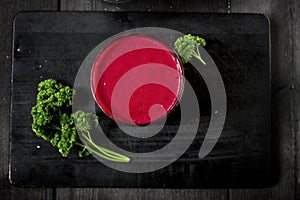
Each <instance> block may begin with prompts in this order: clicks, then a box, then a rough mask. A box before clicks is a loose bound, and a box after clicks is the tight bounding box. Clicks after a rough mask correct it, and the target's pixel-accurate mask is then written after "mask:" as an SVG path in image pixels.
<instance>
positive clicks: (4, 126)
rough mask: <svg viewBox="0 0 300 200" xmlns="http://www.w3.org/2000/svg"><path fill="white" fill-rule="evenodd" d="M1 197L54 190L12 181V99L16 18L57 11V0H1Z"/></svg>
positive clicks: (47, 194)
mask: <svg viewBox="0 0 300 200" xmlns="http://www.w3.org/2000/svg"><path fill="white" fill-rule="evenodd" d="M0 9H1V11H0V33H1V34H0V46H1V50H0V74H1V79H0V85H1V97H0V113H1V115H0V127H1V131H0V155H1V156H0V199H3V200H5V199H52V192H53V190H52V189H22V188H15V187H13V186H11V185H10V183H9V182H8V138H9V102H10V74H11V46H12V45H11V36H12V22H13V17H14V16H15V15H16V14H17V13H18V12H19V11H24V10H56V9H57V1H56V0H42V1H39V2H38V3H36V1H33V0H25V1H17V0H3V1H1V2H0Z"/></svg>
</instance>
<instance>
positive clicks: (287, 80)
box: [230, 0, 299, 200]
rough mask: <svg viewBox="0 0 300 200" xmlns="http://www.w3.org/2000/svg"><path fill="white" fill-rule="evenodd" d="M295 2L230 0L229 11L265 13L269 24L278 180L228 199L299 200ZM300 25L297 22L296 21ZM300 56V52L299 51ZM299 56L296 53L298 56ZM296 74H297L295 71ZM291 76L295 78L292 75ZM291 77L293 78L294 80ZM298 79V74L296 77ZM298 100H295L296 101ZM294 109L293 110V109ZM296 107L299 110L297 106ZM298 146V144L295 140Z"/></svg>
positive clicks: (275, 155) (273, 137)
mask: <svg viewBox="0 0 300 200" xmlns="http://www.w3.org/2000/svg"><path fill="white" fill-rule="evenodd" d="M295 2H296V1H276V0H269V1H259V0H250V1H246V0H242V1H239V0H231V12H233V13H234V12H252V13H264V14H266V15H267V16H268V17H269V19H270V23H271V41H272V43H271V46H272V49H271V51H272V62H271V64H272V94H273V99H272V111H273V112H272V118H273V119H272V121H273V125H274V126H273V133H272V134H273V135H272V141H273V144H272V145H273V154H274V155H273V156H274V159H273V160H274V161H273V164H274V165H276V166H278V168H277V169H276V170H275V175H276V174H278V175H277V176H278V178H277V182H276V184H275V185H274V186H273V187H272V188H267V189H262V190H255V189H249V190H231V191H230V198H231V199H237V200H238V199H286V200H288V199H299V198H297V197H296V196H295V182H296V180H295V175H296V174H295V168H296V165H295V149H298V148H296V146H295V133H296V132H295V131H296V130H295V129H294V127H295V126H296V124H295V122H297V121H298V120H297V119H294V117H295V116H294V112H293V109H294V108H293V107H294V106H295V105H296V104H299V100H298V101H293V99H292V95H293V94H295V91H294V90H293V88H294V87H295V86H294V84H295V81H294V80H295V79H296V78H295V77H294V75H293V74H296V75H297V73H296V72H295V70H296V69H299V67H297V65H296V64H295V61H294V60H295V57H296V53H295V52H294V48H295V46H294V45H295V43H294V38H295V29H294V26H295V25H296V24H297V23H296V21H295V14H296V13H297V11H298V13H299V8H297V9H298V10H296V9H295ZM298 24H299V23H298ZM298 55H299V54H298ZM298 57H299V56H298ZM298 74H299V73H298ZM293 77H294V78H293ZM293 79H294V80H293ZM297 80H299V77H298V78H297ZM296 102H298V103H296ZM295 110H296V109H295ZM298 110H299V109H298ZM298 146H299V143H298Z"/></svg>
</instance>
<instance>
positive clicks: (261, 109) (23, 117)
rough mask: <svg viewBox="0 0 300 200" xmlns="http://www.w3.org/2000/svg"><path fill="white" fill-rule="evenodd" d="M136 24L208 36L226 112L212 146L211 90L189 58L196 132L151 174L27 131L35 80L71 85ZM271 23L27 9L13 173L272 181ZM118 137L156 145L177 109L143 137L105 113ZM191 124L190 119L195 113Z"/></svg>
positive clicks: (187, 183) (101, 182) (208, 183)
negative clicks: (204, 149) (207, 142)
mask: <svg viewBox="0 0 300 200" xmlns="http://www.w3.org/2000/svg"><path fill="white" fill-rule="evenodd" d="M136 27H163V28H170V29H174V30H177V31H181V32H183V33H191V34H197V35H201V36H202V37H204V38H206V40H207V46H206V47H205V48H206V50H207V51H208V52H209V53H210V55H211V56H212V58H213V59H214V61H215V63H216V64H217V66H218V68H219V70H220V72H221V74H222V77H223V80H224V82H225V88H226V93H227V118H226V121H225V126H224V129H223V132H222V135H221V137H220V139H219V141H218V143H217V144H216V145H215V147H214V149H213V150H212V151H211V152H210V153H209V155H208V156H206V157H205V158H203V159H199V158H198V157H197V154H198V151H199V148H200V146H201V144H202V141H203V138H204V136H205V134H206V130H207V127H208V123H209V120H210V117H209V116H210V98H209V94H208V91H207V88H206V86H205V83H204V82H203V80H202V79H201V76H199V74H197V73H196V72H195V70H194V69H193V67H189V65H186V66H185V75H186V77H187V79H189V80H190V81H191V84H192V86H193V88H194V89H195V91H196V93H197V96H198V98H199V101H200V109H201V122H200V124H199V125H200V126H199V130H198V134H197V136H196V138H195V140H194V142H193V143H192V145H191V146H190V148H189V149H188V150H187V151H186V152H185V154H184V155H183V156H181V158H180V159H179V160H177V161H176V162H174V163H172V164H171V165H169V166H167V167H165V168H163V169H160V170H157V171H154V172H149V173H141V174H134V173H125V172H119V171H116V170H114V169H111V168H109V167H107V166H105V165H103V164H102V163H101V162H99V161H97V160H96V159H95V158H93V157H86V158H79V157H78V156H77V154H76V152H75V151H74V152H71V154H70V155H69V156H68V157H67V158H63V157H62V156H61V155H60V154H59V153H58V151H57V150H56V149H55V148H54V147H52V146H51V145H50V143H48V142H46V141H43V140H42V139H41V138H38V137H36V136H35V134H34V133H33V131H32V130H31V122H32V118H31V115H30V111H31V107H32V106H33V105H34V104H35V102H36V94H37V85H38V83H39V82H40V81H42V80H45V79H47V78H55V79H57V80H59V81H62V82H64V83H67V84H69V85H72V84H73V83H74V80H75V76H76V74H77V70H78V68H79V67H80V65H81V63H82V61H83V60H84V58H85V57H86V56H87V54H88V53H89V52H90V51H91V50H92V49H93V48H94V47H95V46H96V45H97V44H99V43H100V42H102V41H103V40H104V39H106V38H108V37H110V36H112V35H114V34H117V33H119V32H122V31H126V30H128V29H132V28H136ZM269 48H270V47H269V21H268V20H267V18H266V17H265V16H263V15H257V14H196V13H139V12H136V13H128V12H126V13H125V12H114V13H110V12H26V13H20V14H19V15H17V16H16V18H15V21H14V35H13V68H12V83H11V84H12V85H11V86H12V87H11V88H12V90H11V129H10V168H9V170H10V173H9V174H10V180H11V182H12V183H13V184H14V185H17V186H24V187H60V186H63V187H64V186H66V187H142V188H201V187H204V188H216V187H222V188H224V187H239V188H241V187H264V186H268V185H270V184H271V182H272V181H271V180H272V178H271V177H272V165H271V107H270V106H271V105H270V102H271V97H270V90H271V87H270V62H269V59H270V54H269ZM98 114H99V115H100V118H101V119H102V122H101V125H102V126H103V129H104V130H106V134H107V135H108V137H109V138H110V139H111V141H112V142H114V143H115V144H117V145H118V146H120V147H122V148H124V149H126V150H131V151H136V152H141V151H153V150H155V148H160V147H162V146H163V145H165V144H164V143H163V141H164V142H168V141H170V140H171V139H172V137H174V135H175V134H176V128H177V122H178V121H177V120H178V119H177V118H178V117H177V116H178V115H180V113H179V111H178V110H176V111H175V112H174V113H173V114H172V115H171V116H170V118H169V123H168V124H167V125H166V126H165V127H164V129H163V130H162V132H161V133H160V134H158V135H157V136H156V137H154V138H152V139H148V140H146V141H142V140H137V139H133V138H131V137H127V136H124V134H123V135H122V132H121V131H120V130H118V129H117V128H116V126H115V124H114V123H113V122H111V121H110V119H108V118H106V117H105V115H103V114H102V113H101V112H99V113H98ZM191 123H192V120H191Z"/></svg>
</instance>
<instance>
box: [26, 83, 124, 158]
mask: <svg viewBox="0 0 300 200" xmlns="http://www.w3.org/2000/svg"><path fill="white" fill-rule="evenodd" d="M73 95H75V91H74V90H73V89H72V88H71V87H69V86H64V85H62V84H61V83H58V82H57V81H56V80H54V79H47V80H45V81H42V82H41V83H39V85H38V94H37V103H36V105H34V106H33V107H32V110H31V115H32V119H33V122H32V130H33V131H34V132H35V134H36V135H37V136H38V137H41V138H43V139H44V140H47V141H49V142H50V143H51V144H52V145H53V146H55V147H57V148H58V151H59V152H60V154H61V155H62V156H64V157H66V156H68V155H69V153H70V151H71V149H72V148H73V147H74V146H75V145H76V146H78V147H79V151H78V155H79V156H80V157H83V156H87V155H89V154H90V152H91V153H94V154H96V155H97V156H100V157H102V158H104V159H107V160H111V161H115V162H129V161H130V159H129V158H128V157H127V156H125V155H122V154H119V153H116V152H113V151H111V150H109V149H106V148H104V147H101V146H99V145H97V144H96V143H95V142H94V141H92V138H91V135H90V131H91V130H92V129H93V128H94V127H96V126H97V125H98V118H97V116H96V115H95V114H93V113H85V112H83V111H77V112H75V113H72V110H71V108H72V97H73ZM78 134H81V135H82V136H83V137H82V138H84V140H85V144H83V143H82V142H81V140H80V138H79V135H78Z"/></svg>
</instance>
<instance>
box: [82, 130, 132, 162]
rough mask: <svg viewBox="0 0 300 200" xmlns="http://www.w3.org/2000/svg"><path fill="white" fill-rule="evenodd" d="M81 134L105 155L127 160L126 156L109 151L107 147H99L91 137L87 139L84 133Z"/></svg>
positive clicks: (128, 159) (121, 160) (122, 160)
mask: <svg viewBox="0 0 300 200" xmlns="http://www.w3.org/2000/svg"><path fill="white" fill-rule="evenodd" d="M82 136H83V137H84V138H85V139H86V140H87V141H88V142H90V143H91V144H92V145H93V146H94V147H95V148H96V149H98V150H99V151H100V152H102V153H103V154H104V155H105V156H108V157H111V158H113V159H117V160H119V161H120V162H129V161H130V158H129V157H127V156H124V155H122V154H119V153H116V152H114V151H111V150H109V149H106V148H104V147H100V146H98V145H97V144H95V143H94V142H93V141H92V140H91V139H89V138H88V137H87V136H86V135H85V134H82Z"/></svg>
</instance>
